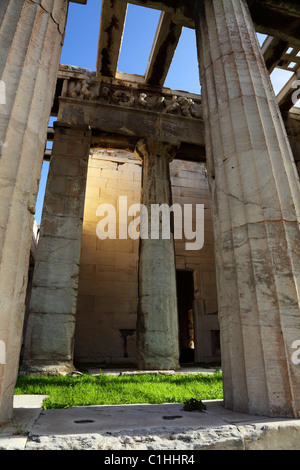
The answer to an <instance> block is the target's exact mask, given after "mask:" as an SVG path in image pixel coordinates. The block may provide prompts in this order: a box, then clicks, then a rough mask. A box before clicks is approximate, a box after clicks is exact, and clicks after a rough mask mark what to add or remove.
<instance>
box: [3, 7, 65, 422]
mask: <svg viewBox="0 0 300 470" xmlns="http://www.w3.org/2000/svg"><path fill="white" fill-rule="evenodd" d="M67 8H68V1H67V0H49V1H37V0H36V1H32V0H25V1H20V0H1V4H0V80H1V81H3V82H4V83H5V90H6V99H5V103H6V104H1V105H0V157H1V158H0V260H1V265H0V340H1V341H3V342H4V343H5V346H6V363H5V364H0V422H1V421H5V420H7V419H9V418H10V416H11V413H12V400H13V390H14V385H15V380H16V377H17V372H18V362H19V353H20V347H21V341H22V326H23V317H24V308H25V307H24V303H25V294H26V287H27V272H28V262H29V253H30V243H31V237H32V225H33V214H34V210H35V201H36V195H37V191H38V184H39V179H40V173H41V167H42V162H43V155H44V148H45V139H46V131H47V124H48V119H49V115H50V111H51V106H52V101H53V96H54V91H55V85H56V77H57V71H58V67H59V59H60V54H61V46H62V41H63V34H64V29H65V23H66V17H67Z"/></svg>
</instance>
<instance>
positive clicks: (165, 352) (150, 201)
mask: <svg viewBox="0 0 300 470" xmlns="http://www.w3.org/2000/svg"><path fill="white" fill-rule="evenodd" d="M175 152H176V148H175V147H172V146H171V145H169V144H165V143H162V142H159V141H155V140H154V139H147V140H142V141H139V143H138V145H137V147H136V151H135V154H136V155H137V156H138V157H139V158H140V159H141V160H142V162H143V172H142V173H143V174H142V197H141V204H143V206H144V207H145V208H146V209H147V217H146V216H145V218H144V219H143V216H142V217H141V235H142V236H141V238H140V250H139V306H138V320H137V357H138V365H139V368H140V369H149V370H151V369H152V370H153V369H157V370H163V369H165V370H169V369H178V368H179V340H178V312H177V294H176V268H175V253H174V237H173V234H172V231H171V230H170V236H167V235H165V236H166V238H165V239H164V238H163V234H162V233H163V232H162V220H163V219H162V217H161V219H160V224H159V231H158V230H157V231H156V230H152V232H151V221H152V222H153V221H154V219H153V213H152V218H151V210H152V206H153V205H155V204H157V205H161V204H167V205H168V207H171V205H172V195H171V183H170V175H169V163H170V161H171V160H172V158H173V157H174V155H175ZM146 219H147V220H146ZM143 221H144V224H143ZM153 225H154V224H152V228H153ZM156 228H157V229H158V227H156ZM143 237H144V238H143Z"/></svg>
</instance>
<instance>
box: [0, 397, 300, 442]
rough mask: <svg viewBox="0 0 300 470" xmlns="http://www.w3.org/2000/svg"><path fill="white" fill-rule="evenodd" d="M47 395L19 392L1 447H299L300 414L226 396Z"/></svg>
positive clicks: (0, 437) (4, 431)
mask: <svg viewBox="0 0 300 470" xmlns="http://www.w3.org/2000/svg"><path fill="white" fill-rule="evenodd" d="M43 398H44V397H43V396H31V395H21V396H15V403H14V424H13V425H9V426H8V425H7V426H6V427H5V428H4V430H3V431H2V432H1V434H0V450H103V451H110V450H114V451H130V450H131V451H169V450H174V451H198V450H223V449H225V450H300V420H294V419H282V418H273V419H271V418H268V417H259V416H249V415H246V414H242V413H235V412H232V411H229V410H225V409H224V407H223V402H222V400H213V401H205V404H206V412H204V413H200V412H185V411H183V405H181V404H163V405H122V406H119V405H112V406H106V405H105V406H89V407H72V408H68V409H64V410H42V408H41V404H42V400H43ZM16 420H18V422H17V424H16ZM17 430H19V431H25V432H26V434H19V435H16V434H14V433H15V432H16V431H17Z"/></svg>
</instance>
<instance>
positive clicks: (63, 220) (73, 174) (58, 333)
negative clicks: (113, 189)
mask: <svg viewBox="0 0 300 470" xmlns="http://www.w3.org/2000/svg"><path fill="white" fill-rule="evenodd" d="M54 128H55V133H54V142H53V149H52V156H51V161H50V167H49V175H48V180H47V186H46V191H45V197H44V207H43V214H42V220H41V229H40V237H39V243H38V247H37V253H36V260H35V269H34V276H33V287H32V293H31V300H30V315H29V319H28V326H27V332H26V341H25V351H24V364H23V368H24V370H26V371H29V372H30V371H32V372H35V371H43V372H47V373H57V372H68V371H71V370H72V369H73V368H74V366H73V350H74V335H75V319H76V307H77V292H78V279H79V264H80V250H81V236H82V223H83V211H84V200H85V189H86V180H87V169H88V159H89V150H90V143H91V130H90V128H88V127H83V126H71V125H68V124H64V123H60V122H57V123H56V124H55V127H54Z"/></svg>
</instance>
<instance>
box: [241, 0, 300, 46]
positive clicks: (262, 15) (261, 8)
mask: <svg viewBox="0 0 300 470" xmlns="http://www.w3.org/2000/svg"><path fill="white" fill-rule="evenodd" d="M247 1H248V5H249V8H250V12H251V16H252V20H253V23H254V26H255V29H256V31H257V32H259V33H262V34H268V35H270V36H273V37H275V38H279V39H281V40H282V41H286V42H288V43H289V44H290V45H294V46H299V47H300V4H299V1H298V0H288V1H282V0H247Z"/></svg>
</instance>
